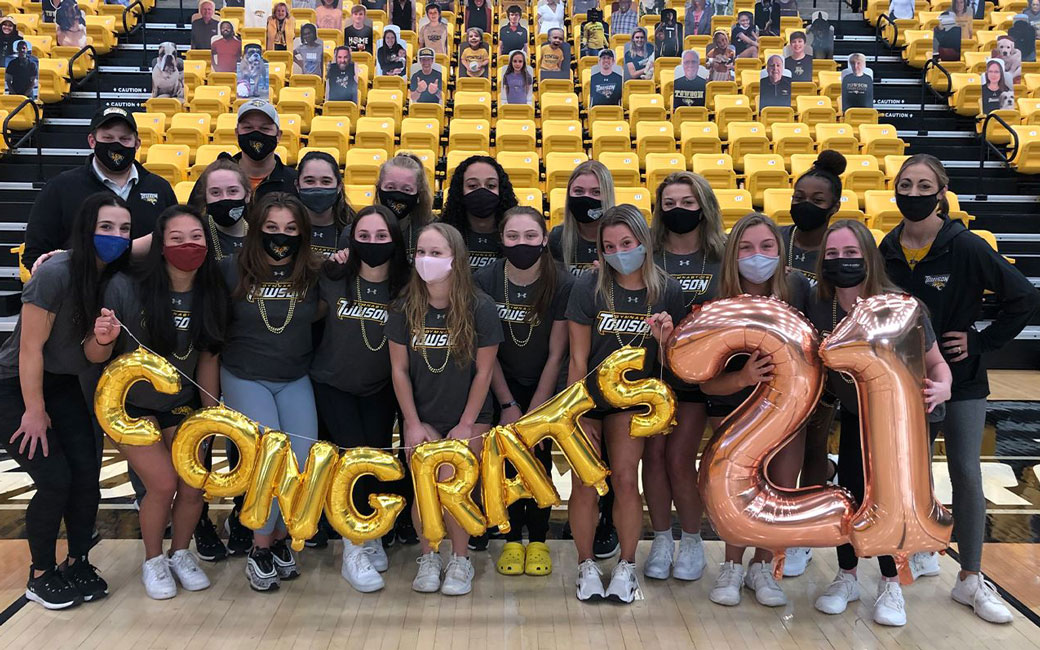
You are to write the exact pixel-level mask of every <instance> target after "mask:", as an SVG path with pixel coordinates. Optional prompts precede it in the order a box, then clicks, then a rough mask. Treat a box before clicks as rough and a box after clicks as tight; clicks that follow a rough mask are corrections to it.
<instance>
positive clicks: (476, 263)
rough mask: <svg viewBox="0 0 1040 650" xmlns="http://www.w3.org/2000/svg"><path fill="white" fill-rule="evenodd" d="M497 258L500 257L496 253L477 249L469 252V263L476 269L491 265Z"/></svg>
mask: <svg viewBox="0 0 1040 650" xmlns="http://www.w3.org/2000/svg"><path fill="white" fill-rule="evenodd" d="M496 259H498V256H497V255H496V254H495V253H482V252H479V251H475V252H471V253H470V254H469V265H470V266H471V267H473V268H475V269H480V268H484V267H485V266H490V265H491V264H493V263H494V262H495V260H496Z"/></svg>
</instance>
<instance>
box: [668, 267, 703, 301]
mask: <svg viewBox="0 0 1040 650" xmlns="http://www.w3.org/2000/svg"><path fill="white" fill-rule="evenodd" d="M684 261H689V260H684ZM680 263H682V261H680ZM673 277H674V278H675V279H676V281H677V282H678V283H679V286H680V287H682V290H683V293H692V294H695V295H698V296H702V295H704V293H705V292H706V291H707V290H708V285H709V284H711V273H691V274H689V275H675V276H673Z"/></svg>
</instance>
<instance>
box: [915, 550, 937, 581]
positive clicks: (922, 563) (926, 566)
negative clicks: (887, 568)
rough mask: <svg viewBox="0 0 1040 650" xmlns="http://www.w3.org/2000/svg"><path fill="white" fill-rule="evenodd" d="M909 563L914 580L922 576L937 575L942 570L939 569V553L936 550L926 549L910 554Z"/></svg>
mask: <svg viewBox="0 0 1040 650" xmlns="http://www.w3.org/2000/svg"><path fill="white" fill-rule="evenodd" d="M908 564H909V565H910V573H911V575H913V576H914V580H917V579H918V578H920V577H922V576H937V575H939V573H940V572H941V569H939V554H938V553H936V552H935V551H932V552H931V553H928V552H925V551H921V552H920V553H914V554H912V555H911V556H910V561H909V562H908Z"/></svg>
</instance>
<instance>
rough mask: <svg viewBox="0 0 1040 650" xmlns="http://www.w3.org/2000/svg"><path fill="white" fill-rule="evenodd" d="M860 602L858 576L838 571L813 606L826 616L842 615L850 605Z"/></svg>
mask: <svg viewBox="0 0 1040 650" xmlns="http://www.w3.org/2000/svg"><path fill="white" fill-rule="evenodd" d="M857 600H859V581H858V580H857V579H856V574H854V573H847V572H845V571H842V570H840V569H839V570H838V575H836V576H834V580H833V581H831V583H830V584H829V585H827V588H826V589H824V590H823V593H822V594H820V595H819V596H817V597H816V602H815V603H813V605H814V606H815V607H816V609H818V610H819V611H821V612H823V613H824V614H841V613H842V612H844V611H845V609H846V608H847V607H848V606H849V603H852V602H855V601H857Z"/></svg>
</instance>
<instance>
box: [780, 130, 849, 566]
mask: <svg viewBox="0 0 1040 650" xmlns="http://www.w3.org/2000/svg"><path fill="white" fill-rule="evenodd" d="M845 164H846V163H845V156H843V155H841V154H840V153H838V152H837V151H831V150H829V149H826V150H824V151H821V152H820V155H819V156H817V158H816V162H814V163H813V166H812V167H811V168H810V169H809V171H807V172H805V173H804V174H802V175H801V176H800V177H799V178H798V180H797V181H796V182H795V184H794V193H793V194H792V195H791V220H792V221H794V225H793V226H783V227H782V228H780V236H781V237H782V238H783V240H784V246H785V248H786V249H787V258H786V263H787V268H789V269H797V270H799V271H801V273H802V275H804V276H805V277H807V278H809V284H810V285H812V284H814V283H815V282H816V267H817V258H818V257H819V255H820V249H821V247H822V242H823V234H824V232H826V230H827V225H828V224H829V223H830V220H831V217H833V216H834V213H836V212H837V211H838V208H840V207H841V175H842V174H843V173H844V172H845ZM835 409H836V404H835V400H834V396H833V395H831V394H830V393H829V392H826V391H825V392H824V394H823V396H822V397H821V398H820V402H819V404H817V406H816V409H815V410H814V411H813V414H812V415H811V416H810V417H809V420H808V421H807V422H806V423H805V460H804V461H803V465H802V474H801V484H802V485H822V484H823V483H824V482H826V481H827V479H828V478H830V475H831V474H832V472H831V471H830V470H831V463H830V461H828V459H827V438H828V436H830V432H831V426H832V425H833V424H834V414H835ZM810 560H812V549H810V548H805V547H797V548H789V549H787V555H786V559H785V560H784V576H786V577H788V578H792V577H795V576H800V575H802V574H803V573H805V568H806V566H808V564H809V561H810Z"/></svg>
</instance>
